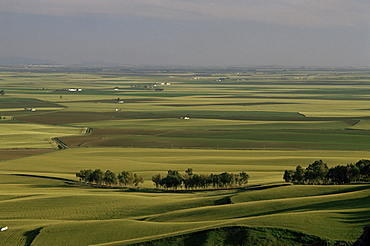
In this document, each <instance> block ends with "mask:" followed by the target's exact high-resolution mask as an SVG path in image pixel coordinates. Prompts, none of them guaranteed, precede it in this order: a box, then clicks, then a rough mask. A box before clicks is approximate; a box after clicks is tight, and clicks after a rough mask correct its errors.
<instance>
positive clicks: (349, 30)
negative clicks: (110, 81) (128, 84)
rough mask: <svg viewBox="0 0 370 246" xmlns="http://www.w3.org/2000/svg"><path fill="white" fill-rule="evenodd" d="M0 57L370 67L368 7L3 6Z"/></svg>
mask: <svg viewBox="0 0 370 246" xmlns="http://www.w3.org/2000/svg"><path fill="white" fill-rule="evenodd" d="M0 33H1V35H0V57H11V56H17V57H26V58H38V59H47V60H53V61H55V62H57V63H59V64H78V63H82V62H96V61H101V62H108V63H119V64H124V65H172V66H261V65H280V66H370V0H310V1H307V0H26V1H25V0H1V4H0Z"/></svg>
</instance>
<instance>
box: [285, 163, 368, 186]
mask: <svg viewBox="0 0 370 246" xmlns="http://www.w3.org/2000/svg"><path fill="white" fill-rule="evenodd" d="M283 179H284V180H285V181H286V182H293V183H297V184H350V183H351V182H358V181H361V182H368V181H370V160H359V161H358V162H357V163H356V164H347V165H346V166H341V165H338V166H336V167H332V168H328V165H327V164H326V163H324V162H323V161H322V160H317V161H315V162H314V163H312V164H310V165H308V167H307V168H306V169H305V168H303V167H302V166H300V165H298V166H297V168H296V170H295V171H293V170H285V172H284V176H283Z"/></svg>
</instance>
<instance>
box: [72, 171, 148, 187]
mask: <svg viewBox="0 0 370 246" xmlns="http://www.w3.org/2000/svg"><path fill="white" fill-rule="evenodd" d="M76 177H77V178H79V179H80V181H81V182H82V181H83V182H86V183H90V184H96V185H98V186H102V185H105V186H123V187H137V186H139V185H140V184H142V183H144V178H143V177H141V176H139V175H137V174H136V173H132V172H129V171H122V172H121V173H119V174H118V175H116V174H115V173H113V172H112V171H110V170H107V171H105V172H103V171H102V170H101V169H95V170H92V169H82V170H80V171H79V172H78V173H76Z"/></svg>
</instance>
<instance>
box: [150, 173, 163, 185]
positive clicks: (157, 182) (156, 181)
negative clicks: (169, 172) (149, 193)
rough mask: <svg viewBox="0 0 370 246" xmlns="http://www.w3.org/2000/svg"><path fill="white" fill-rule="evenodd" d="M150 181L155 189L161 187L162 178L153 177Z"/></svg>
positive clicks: (158, 175) (158, 176) (159, 176)
mask: <svg viewBox="0 0 370 246" xmlns="http://www.w3.org/2000/svg"><path fill="white" fill-rule="evenodd" d="M152 181H153V183H154V185H155V188H159V187H160V186H161V181H162V177H161V175H160V174H157V175H154V176H153V177H152Z"/></svg>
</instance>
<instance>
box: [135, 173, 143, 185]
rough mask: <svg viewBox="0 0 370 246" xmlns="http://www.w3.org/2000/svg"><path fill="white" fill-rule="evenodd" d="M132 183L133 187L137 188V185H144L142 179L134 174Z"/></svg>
mask: <svg viewBox="0 0 370 246" xmlns="http://www.w3.org/2000/svg"><path fill="white" fill-rule="evenodd" d="M133 183H134V185H135V186H138V185H139V184H142V183H144V178H143V177H141V176H139V175H137V174H136V173H134V180H133Z"/></svg>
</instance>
